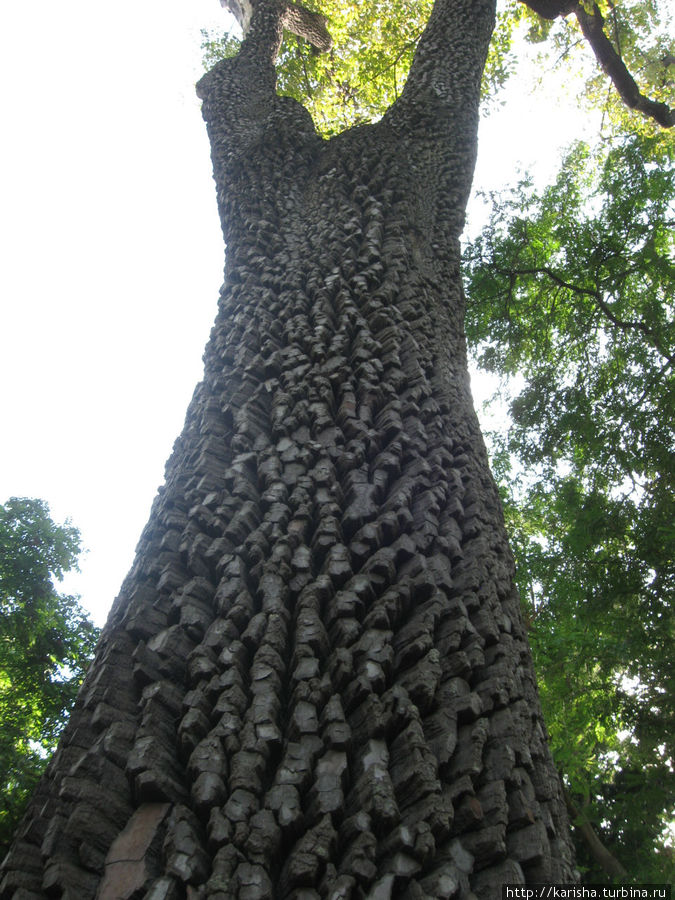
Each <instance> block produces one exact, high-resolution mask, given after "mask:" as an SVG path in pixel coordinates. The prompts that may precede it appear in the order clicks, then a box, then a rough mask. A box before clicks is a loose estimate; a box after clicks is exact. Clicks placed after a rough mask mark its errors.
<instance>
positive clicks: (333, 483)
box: [2, 0, 573, 900]
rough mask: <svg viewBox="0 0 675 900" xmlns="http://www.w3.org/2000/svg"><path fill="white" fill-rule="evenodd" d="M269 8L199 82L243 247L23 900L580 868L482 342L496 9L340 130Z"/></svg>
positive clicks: (438, 36) (41, 832)
mask: <svg viewBox="0 0 675 900" xmlns="http://www.w3.org/2000/svg"><path fill="white" fill-rule="evenodd" d="M270 9H272V7H269V8H267V7H263V5H262V4H259V5H258V6H257V7H256V11H255V13H254V18H253V21H252V24H251V30H250V32H249V36H248V38H247V40H246V42H245V43H244V46H243V48H242V52H241V53H240V55H239V56H238V57H237V58H236V59H234V60H228V61H226V62H223V63H220V64H219V65H217V66H216V67H215V69H214V70H212V72H211V73H209V74H208V75H207V76H206V77H205V78H204V79H203V81H202V82H201V84H200V88H199V90H200V95H201V96H202V97H203V100H204V115H205V118H206V121H207V126H208V129H209V135H210V138H211V144H212V151H213V152H212V156H213V164H214V173H215V180H216V187H217V192H218V203H219V208H220V212H221V217H222V222H223V231H224V235H225V239H226V243H227V268H226V280H225V285H224V287H223V290H222V293H221V299H220V304H219V311H218V316H217V319H216V323H215V326H214V329H213V332H212V335H211V339H210V341H209V344H208V346H207V349H206V352H205V374H204V380H203V382H202V383H201V384H200V385H199V386H198V387H197V389H196V391H195V395H194V398H193V400H192V403H191V405H190V408H189V410H188V414H187V419H186V423H185V428H184V431H183V433H182V434H181V436H180V437H179V439H178V441H177V442H176V445H175V447H174V451H173V455H172V457H171V459H170V460H169V462H168V464H167V472H166V484H165V486H164V487H163V489H162V490H161V491H160V493H159V496H158V497H157V499H156V502H155V504H154V507H153V510H152V514H151V518H150V521H149V524H148V526H147V527H146V529H145V531H144V533H143V535H142V538H141V541H140V543H139V547H138V551H137V556H136V560H135V562H134V565H133V568H132V569H131V572H130V573H129V575H128V577H127V579H126V580H125V582H124V585H123V587H122V591H121V593H120V595H119V597H118V599H117V601H116V602H115V605H114V607H113V610H112V612H111V614H110V618H109V621H108V624H107V626H106V628H105V630H104V634H103V636H102V639H101V642H100V645H99V648H98V652H97V656H96V659H95V662H94V664H93V666H92V668H91V670H90V672H89V675H88V677H87V680H86V683H85V685H84V687H83V690H82V692H81V694H80V697H79V699H78V702H77V707H76V709H75V712H74V713H73V715H72V717H71V721H70V723H69V725H68V727H67V730H66V733H65V735H64V739H63V741H62V743H61V745H60V748H59V750H58V751H57V753H56V755H55V757H54V759H53V761H52V763H51V764H50V767H49V770H48V773H47V775H46V777H45V779H44V780H43V782H42V783H41V785H40V788H39V790H38V793H37V795H36V797H35V798H34V800H33V803H32V806H31V808H30V810H29V813H28V816H27V817H26V819H25V821H24V824H23V826H22V828H21V830H20V833H19V835H18V839H17V842H16V844H15V846H14V848H13V849H12V851H11V852H10V855H9V857H8V858H7V860H6V861H5V864H4V880H3V882H2V896H3V897H7V898H9V897H11V898H13V900H26V898H38V897H40V898H42V897H45V896H63V897H66V898H72V900H75V898H77V900H82V898H87V897H98V898H100V900H109V898H120V897H124V898H131V897H134V898H136V897H146V898H149V900H160V898H183V897H189V898H193V897H213V898H223V900H224V898H241V900H244V898H248V900H252V898H297V900H300V898H303V900H309V898H319V897H321V898H324V897H326V898H328V897H331V898H335V900H337V898H348V897H351V898H362V897H372V898H377V900H379V898H389V897H410V898H424V897H428V898H445V897H448V898H450V897H466V898H468V897H471V896H474V895H476V896H478V897H479V898H490V897H498V896H500V890H501V884H502V883H514V884H522V883H527V882H531V881H545V880H550V881H565V880H570V879H571V878H572V874H573V870H572V862H571V848H570V841H569V834H568V826H567V820H566V813H565V807H564V801H563V799H562V795H561V790H560V785H559V782H558V780H557V776H556V773H555V770H554V768H553V765H552V763H551V760H550V756H549V753H548V750H547V747H546V739H545V734H544V727H543V724H542V720H541V713H540V709H539V703H538V700H537V695H536V687H535V681H534V675H533V671H532V665H531V660H530V654H529V650H528V648H527V642H526V637H525V633H524V628H523V625H522V623H521V619H520V614H519V608H518V598H517V595H516V591H515V588H514V585H513V564H512V560H511V556H510V552H509V549H508V545H507V539H506V535H505V532H504V527H503V521H502V514H501V510H500V505H499V500H498V496H497V492H496V489H495V486H494V483H493V481H492V478H491V476H490V473H489V469H488V463H487V458H486V454H485V449H484V446H483V442H482V439H481V436H480V431H479V428H478V424H477V420H476V417H475V414H474V411H473V407H472V401H471V396H470V390H469V380H468V375H467V367H466V351H465V346H464V337H463V325H462V322H463V304H464V298H463V295H462V288H461V281H460V276H459V243H458V238H459V234H460V231H461V228H462V225H463V216H464V207H465V204H466V200H467V196H468V191H469V187H470V182H471V176H472V171H473V161H474V155H475V145H476V127H477V109H478V93H479V85H480V76H481V71H482V66H483V63H484V58H485V53H486V49H487V43H488V41H489V36H490V31H491V27H492V17H493V11H492V9H491V7H490V5H489V4H487V3H485V4H484V3H480V2H476V3H473V2H470V0H452V2H451V0H438V2H437V3H436V6H435V9H434V12H433V15H432V18H431V20H430V23H429V26H428V28H427V31H426V32H425V35H424V37H423V39H422V42H421V44H420V48H419V50H418V54H417V57H416V60H415V63H414V66H413V70H412V72H411V75H410V79H409V81H408V84H407V86H406V89H405V91H404V92H403V95H402V97H401V98H400V100H399V101H398V103H397V104H396V105H395V106H394V107H392V109H391V110H390V111H389V112H388V114H387V115H386V116H385V117H384V119H383V120H382V121H381V122H379V123H378V124H376V125H374V126H371V127H368V128H358V129H354V130H352V131H350V132H347V133H345V134H343V135H341V136H339V137H337V138H334V139H333V140H331V141H329V142H325V141H322V140H321V139H320V138H319V137H317V135H316V134H315V132H314V128H313V126H312V123H311V120H310V118H309V116H308V114H307V113H306V111H305V110H304V109H302V107H300V106H299V105H298V104H297V103H295V102H294V101H292V100H289V99H283V98H279V97H277V96H276V94H275V92H274V70H273V62H272V60H273V56H274V52H275V48H276V45H277V43H278V38H279V24H278V18H276V19H275V18H274V15H272V13H271V12H270ZM272 12H274V10H272ZM268 13H269V15H268ZM277 13H278V7H277Z"/></svg>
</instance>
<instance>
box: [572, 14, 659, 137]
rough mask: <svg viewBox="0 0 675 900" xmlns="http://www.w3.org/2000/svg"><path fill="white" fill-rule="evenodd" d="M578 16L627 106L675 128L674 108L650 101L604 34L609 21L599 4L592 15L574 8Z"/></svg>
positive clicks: (600, 61) (583, 30) (581, 26)
mask: <svg viewBox="0 0 675 900" xmlns="http://www.w3.org/2000/svg"><path fill="white" fill-rule="evenodd" d="M574 15H575V16H576V17H577V22H578V23H579V27H580V28H581V30H582V32H583V35H584V37H585V38H586V40H587V41H588V43H589V44H590V45H591V47H592V49H593V53H595V58H596V59H597V61H598V62H599V63H600V65H601V66H602V68H603V69H604V71H605V73H606V74H607V75H608V76H609V77H610V78H611V79H612V83H613V84H614V87H615V88H616V89H617V91H618V92H619V95H620V97H621V99H622V100H623V102H624V103H625V104H626V106H628V107H630V109H636V110H637V111H638V112H641V113H643V114H644V115H646V116H651V118H652V119H654V120H655V121H656V122H658V123H659V125H661V126H663V128H670V127H671V125H675V110H672V109H670V107H669V106H668V105H667V104H666V103H658V102H657V101H656V100H650V99H649V97H645V95H644V94H643V93H642V92H641V91H640V88H639V87H638V86H637V84H636V83H635V80H634V79H633V76H632V75H631V74H630V72H629V71H628V69H627V68H626V65H625V63H624V61H623V60H622V59H621V56H620V55H619V53H618V52H617V51H616V50H615V49H614V46H613V45H612V42H611V41H610V39H609V38H608V37H607V35H606V34H605V32H604V29H603V25H604V24H605V20H604V18H603V15H602V13H601V12H600V9H599V8H598V5H597V4H593V12H592V13H588V12H587V11H586V9H585V8H584V6H583V5H582V4H581V3H579V4H577V6H576V7H575V9H574Z"/></svg>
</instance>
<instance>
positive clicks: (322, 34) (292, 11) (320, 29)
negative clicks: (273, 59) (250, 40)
mask: <svg viewBox="0 0 675 900" xmlns="http://www.w3.org/2000/svg"><path fill="white" fill-rule="evenodd" d="M220 4H221V6H223V7H224V8H225V9H228V10H229V11H230V12H231V13H232V15H233V16H234V17H235V19H236V20H237V22H238V23H239V26H240V27H241V30H242V32H243V34H244V37H245V38H246V37H248V36H249V35H250V33H251V31H255V30H256V27H259V24H258V21H259V20H261V19H266V20H268V21H269V20H273V21H274V22H275V23H276V25H275V29H274V40H275V41H277V39H278V41H279V42H280V41H281V31H282V30H286V31H292V32H293V34H297V35H298V37H302V38H305V40H307V41H309V43H310V44H311V45H312V46H313V47H315V48H316V49H317V50H319V51H320V52H324V51H326V50H330V48H331V47H332V46H333V40H332V38H331V36H330V34H329V32H328V29H327V28H326V21H327V20H326V17H325V16H322V15H321V14H320V13H315V12H312V11H311V10H309V9H306V7H304V6H299V5H297V4H295V3H291V2H288V0H220ZM267 27H269V25H268V26H267ZM277 52H278V46H277V47H276V49H275V50H274V54H275V56H276V53H277Z"/></svg>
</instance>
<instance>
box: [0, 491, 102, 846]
mask: <svg viewBox="0 0 675 900" xmlns="http://www.w3.org/2000/svg"><path fill="white" fill-rule="evenodd" d="M79 552H80V536H79V532H78V531H77V529H76V528H74V527H73V526H72V525H69V524H65V525H56V524H55V523H54V522H53V521H52V520H51V518H50V516H49V508H48V507H47V505H46V504H45V503H44V502H43V501H41V500H30V499H24V498H16V497H13V498H11V499H10V500H8V501H7V503H5V504H4V505H0V773H2V776H1V778H2V782H1V784H2V799H1V800H0V855H4V852H3V851H4V850H5V849H6V846H7V844H8V842H9V839H10V838H11V835H12V832H13V830H14V827H15V825H16V823H17V820H18V818H19V816H20V815H21V813H22V811H23V808H24V806H25V803H26V801H27V799H28V797H29V795H30V793H31V791H32V789H33V788H34V786H35V784H36V783H37V780H38V778H39V777H40V775H41V774H42V771H43V770H44V767H45V765H46V762H47V757H48V754H49V753H51V752H52V751H53V750H54V748H55V746H56V742H57V740H58V736H59V734H60V732H61V730H62V728H63V724H64V716H65V713H66V711H67V710H68V709H69V708H70V706H71V705H72V703H73V701H74V699H75V694H76V692H77V688H78V687H79V685H80V683H81V681H82V677H83V674H84V669H85V666H86V662H87V659H88V657H89V656H90V655H91V653H92V652H93V649H94V644H95V642H96V639H97V636H98V632H97V629H96V628H95V627H94V626H93V625H92V623H91V622H90V621H89V619H88V618H87V616H86V614H85V612H84V611H83V610H82V608H81V607H80V606H79V604H78V603H77V602H76V600H75V598H74V597H68V596H64V595H62V594H59V593H58V591H57V590H56V589H55V587H54V584H53V580H54V579H57V580H60V579H61V578H62V577H63V574H64V573H65V572H67V571H68V570H70V569H72V568H73V567H75V566H76V561H77V556H78V554H79Z"/></svg>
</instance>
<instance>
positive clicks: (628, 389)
mask: <svg viewBox="0 0 675 900" xmlns="http://www.w3.org/2000/svg"><path fill="white" fill-rule="evenodd" d="M673 197H675V169H674V168H673V147H672V141H670V140H668V139H667V138H665V137H664V136H663V135H658V134H657V135H653V136H650V137H646V136H644V135H636V134H633V135H631V136H629V137H624V138H623V139H622V140H620V141H618V142H616V143H613V144H612V145H610V147H609V148H607V147H606V146H605V147H603V148H601V149H600V150H599V151H597V152H595V153H591V152H590V151H589V148H587V147H585V146H583V145H577V146H576V147H575V148H574V149H573V150H572V151H571V153H570V154H569V155H568V157H567V159H566V160H565V162H564V164H563V167H562V169H561V172H560V174H559V175H558V178H557V180H556V182H555V184H553V185H551V186H549V187H548V188H547V189H546V190H545V191H543V192H541V193H540V192H537V191H534V190H533V188H532V186H531V185H529V184H528V183H527V182H525V183H523V184H521V185H520V187H519V188H518V189H516V190H515V191H513V192H510V193H509V194H507V195H506V196H504V197H502V198H501V199H500V200H497V202H496V203H495V205H494V208H493V209H494V212H493V217H492V220H491V222H490V223H489V225H488V226H487V227H486V228H485V230H484V232H483V234H482V235H481V236H480V237H479V238H478V239H477V240H476V241H475V242H474V243H473V244H472V245H471V246H470V247H469V248H468V252H467V262H468V273H469V277H468V290H469V292H470V295H471V297H472V299H473V303H472V306H471V309H470V311H469V316H468V322H467V331H468V334H469V339H470V342H473V343H474V344H475V345H478V346H479V347H480V351H479V353H480V359H481V361H482V363H483V365H484V366H485V367H487V368H489V369H490V370H492V371H497V372H500V373H502V374H504V373H506V372H518V374H519V376H520V387H519V388H518V390H517V391H516V392H515V393H514V396H513V397H512V399H511V401H510V408H511V411H512V415H513V427H512V429H511V432H510V434H509V436H508V439H507V443H506V446H505V447H503V448H502V450H501V453H502V458H503V460H504V461H505V462H506V466H507V470H508V471H507V472H505V473H504V474H505V475H506V477H505V478H503V479H502V481H503V484H504V487H505V490H507V491H508V495H509V500H510V505H511V509H510V512H509V517H510V518H511V522H512V528H511V529H510V531H511V534H512V537H513V538H515V544H514V547H515V552H516V559H517V562H518V564H519V572H520V576H519V580H520V581H521V595H522V596H523V597H525V598H531V599H530V600H529V602H528V607H529V609H528V612H527V613H526V615H527V616H528V618H530V620H531V640H532V642H533V646H534V651H535V661H536V664H537V670H538V674H539V677H540V679H541V683H542V685H543V701H544V709H545V713H546V719H547V722H548V724H549V727H550V729H551V734H552V748H553V754H554V758H555V759H556V762H557V764H558V767H559V768H560V770H561V771H562V772H563V773H564V774H565V776H566V781H567V784H568V791H569V795H570V804H571V806H572V807H573V808H574V809H575V810H577V813H576V814H575V819H578V824H579V826H580V829H582V831H583V833H584V834H585V835H586V836H587V837H591V832H590V831H589V830H588V825H589V824H593V825H595V827H596V828H597V829H599V831H600V832H601V833H602V835H603V843H604V845H605V847H606V848H611V850H612V853H613V856H614V857H615V859H616V860H622V861H623V864H624V868H625V869H629V870H630V873H631V876H632V877H635V878H637V879H638V880H641V881H643V882H644V881H648V880H650V879H651V880H654V879H658V877H660V876H661V877H662V876H663V875H666V874H667V870H670V871H671V872H672V865H673V863H672V859H671V860H670V862H669V861H668V850H667V848H666V847H665V846H664V843H663V830H664V828H665V827H666V826H667V824H668V823H669V822H670V821H672V816H673V810H674V808H675V782H674V781H673V772H672V765H671V763H670V760H672V758H673V752H674V750H675V748H673V745H672V735H673V715H674V712H675V711H674V710H673V706H672V698H673V684H672V671H671V669H672V665H671V659H670V657H671V647H672V640H673V621H672V613H671V610H672V599H673V586H674V585H675V561H674V560H673V553H672V548H673V537H674V535H673V521H675V508H674V506H673V497H674V496H675V492H674V483H675V471H674V468H673V457H672V446H673V418H674V417H673V412H674V409H675V407H674V404H673V381H672V365H673V358H674V357H673V347H674V346H675V321H674V319H673V312H674V304H673V300H674V297H673V284H675V277H674V276H675V268H674V265H673V253H672V251H673V243H672V221H671V220H672V206H673ZM512 460H513V461H515V469H516V470H517V471H519V472H520V473H521V474H520V476H519V479H516V478H514V474H515V472H514V464H513V462H512ZM518 480H520V482H521V483H522V487H521V489H520V490H515V491H514V490H513V486H514V485H515V484H516V483H517V481H518ZM507 485H508V487H507ZM514 504H515V508H514ZM631 685H632V687H631ZM627 686H628V687H627ZM592 840H593V839H592V837H591V841H592ZM594 846H597V845H594ZM580 851H581V852H580V855H579V856H580V860H581V861H583V863H584V864H585V865H586V866H588V867H590V868H591V871H592V872H593V873H594V874H593V878H595V879H596V880H597V878H598V870H597V866H598V862H597V860H593V859H592V858H590V857H589V855H588V853H589V851H588V847H585V848H584V846H583V844H582V846H581V848H580ZM611 866H612V864H610V867H611ZM616 871H617V867H616V865H615V866H614V874H616Z"/></svg>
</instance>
